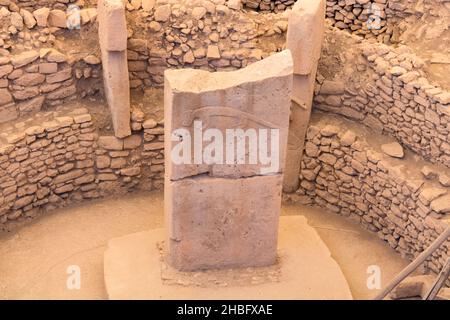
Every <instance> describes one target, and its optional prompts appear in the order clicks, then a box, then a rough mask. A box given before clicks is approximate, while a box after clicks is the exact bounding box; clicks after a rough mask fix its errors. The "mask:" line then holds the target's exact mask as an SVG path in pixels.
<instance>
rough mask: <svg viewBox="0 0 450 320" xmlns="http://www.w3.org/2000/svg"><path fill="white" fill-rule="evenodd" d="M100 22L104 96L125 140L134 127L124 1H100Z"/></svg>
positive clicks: (115, 123)
mask: <svg viewBox="0 0 450 320" xmlns="http://www.w3.org/2000/svg"><path fill="white" fill-rule="evenodd" d="M98 20H99V39H100V48H101V51H102V66H103V80H104V84H105V85H104V88H105V95H106V98H107V100H108V105H109V107H110V110H111V115H112V121H113V126H114V132H115V135H116V136H117V137H119V138H124V137H126V136H129V135H130V134H131V127H130V80H129V75H128V61H127V50H126V49H127V26H126V21H125V7H124V4H123V2H122V1H120V0H101V1H99V4H98Z"/></svg>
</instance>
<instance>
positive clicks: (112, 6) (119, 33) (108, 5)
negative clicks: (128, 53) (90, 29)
mask: <svg viewBox="0 0 450 320" xmlns="http://www.w3.org/2000/svg"><path fill="white" fill-rule="evenodd" d="M97 10H98V21H99V29H98V33H99V41H100V45H101V47H102V48H103V49H104V50H107V51H124V50H126V49H127V34H128V33H127V22H126V20H125V7H124V4H123V1H121V0H100V1H99V2H98V6H97Z"/></svg>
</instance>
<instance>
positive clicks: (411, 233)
mask: <svg viewBox="0 0 450 320" xmlns="http://www.w3.org/2000/svg"><path fill="white" fill-rule="evenodd" d="M353 127H354V125H353ZM375 140H376V139H375ZM411 159H412V156H409V157H408V160H395V159H393V158H390V157H389V156H386V155H385V154H383V153H382V152H381V150H380V147H379V146H376V145H374V143H373V141H372V142H370V143H369V142H368V141H367V140H366V138H364V134H361V133H360V132H358V131H355V130H354V129H352V126H351V125H346V124H345V122H342V121H341V122H339V123H338V124H336V122H335V121H334V122H333V121H332V122H331V124H330V123H328V121H327V117H323V118H322V119H320V120H316V121H312V124H311V125H310V127H309V128H308V133H307V138H306V144H305V153H304V157H303V161H302V169H301V173H300V178H301V185H300V188H299V190H298V191H297V192H296V193H295V194H292V195H288V196H287V197H288V198H289V199H290V200H293V201H295V202H300V203H303V204H310V205H318V206H321V207H324V208H326V209H328V210H330V211H332V212H335V213H337V214H340V215H342V216H346V217H349V218H350V219H352V220H354V221H356V222H357V223H359V224H361V225H362V226H363V227H364V228H366V229H368V230H370V231H373V232H376V233H377V235H378V236H379V237H380V238H381V239H383V240H385V241H387V242H388V243H389V245H390V246H391V247H392V248H394V249H395V250H396V251H398V252H400V253H401V254H402V255H403V256H405V257H407V258H408V259H412V258H413V257H415V256H417V255H418V254H419V253H421V252H422V251H423V250H424V249H426V248H427V247H428V246H429V245H430V244H431V242H432V241H433V240H434V239H435V238H436V237H437V236H438V235H439V234H440V233H441V232H442V231H443V230H444V229H445V228H446V227H447V226H448V225H449V224H450V185H447V187H444V186H443V185H439V183H437V182H436V180H426V179H425V178H424V177H423V176H422V175H421V173H420V166H418V165H417V163H412V164H411V163H410V164H407V161H411ZM440 172H441V173H442V174H443V173H444V172H445V171H444V170H441V171H440ZM447 174H448V172H447ZM449 252H450V241H447V242H446V243H445V245H444V246H443V247H442V248H441V249H440V250H439V251H437V252H436V253H435V254H434V255H433V257H432V259H430V260H429V261H428V262H427V266H428V267H429V268H430V269H432V270H433V271H434V272H439V271H440V268H442V266H443V264H444V263H445V261H446V259H447V257H448V256H449Z"/></svg>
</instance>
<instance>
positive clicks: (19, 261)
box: [0, 192, 408, 299]
mask: <svg viewBox="0 0 450 320" xmlns="http://www.w3.org/2000/svg"><path fill="white" fill-rule="evenodd" d="M282 214H283V215H303V216H305V217H306V218H307V219H308V222H309V224H310V225H311V226H312V227H314V228H315V229H316V230H317V232H318V233H319V235H320V236H321V238H322V240H323V241H324V242H325V244H326V245H327V246H328V247H329V249H330V251H331V253H332V256H333V258H334V259H335V260H336V261H337V263H338V264H339V266H340V267H341V269H342V271H343V273H344V275H345V277H346V278H347V281H348V283H349V286H350V289H351V291H352V294H353V297H354V298H355V299H370V298H371V297H373V296H375V295H376V293H377V291H378V290H377V289H373V288H372V289H369V288H368V287H367V280H368V278H369V277H370V276H371V274H369V273H368V272H367V270H368V268H369V267H370V266H376V267H379V270H380V271H381V286H384V285H386V284H387V282H388V281H389V280H390V279H392V278H393V277H394V276H395V275H396V274H397V273H398V272H399V271H400V270H401V269H402V268H404V267H405V266H406V265H407V264H408V262H407V261H406V260H403V259H402V258H401V257H400V255H399V254H397V253H396V252H394V251H393V250H392V249H391V248H390V247H389V246H388V245H387V244H386V243H384V242H383V241H381V240H379V239H378V238H377V237H376V235H374V234H372V233H370V232H368V231H365V230H362V229H361V228H360V227H359V226H358V225H356V224H354V223H352V222H350V221H349V220H347V219H345V218H343V217H340V216H338V215H336V214H334V213H329V212H326V211H324V210H322V209H316V208H310V207H304V206H297V205H284V206H283V212H282ZM162 226H163V194H162V193H161V192H153V193H141V194H136V195H130V196H126V197H122V198H119V199H105V200H99V201H95V202H90V203H85V204H83V205H80V206H76V207H72V208H66V209H62V210H56V211H54V212H52V213H49V214H46V215H45V216H42V217H40V218H38V219H36V220H35V221H33V222H31V223H29V224H27V225H24V226H23V227H20V228H18V229H15V230H13V231H12V232H11V233H6V234H2V235H0V299H106V291H105V286H104V280H103V253H104V251H105V250H106V245H107V242H108V240H109V239H111V238H115V237H120V236H124V235H127V234H130V233H134V232H139V231H144V230H148V229H155V228H160V227H162ZM73 266H76V267H75V269H77V268H78V267H79V271H80V284H81V288H80V289H69V288H68V286H67V282H68V280H69V282H70V280H71V279H73V277H71V276H73V273H71V272H73V270H74V267H73ZM68 272H69V273H68ZM69 287H70V286H69ZM187 298H188V297H187Z"/></svg>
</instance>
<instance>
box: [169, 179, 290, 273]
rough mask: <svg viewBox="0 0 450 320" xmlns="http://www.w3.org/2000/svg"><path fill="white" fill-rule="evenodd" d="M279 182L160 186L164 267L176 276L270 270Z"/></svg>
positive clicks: (196, 182)
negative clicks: (169, 267) (234, 269)
mask: <svg viewBox="0 0 450 320" xmlns="http://www.w3.org/2000/svg"><path fill="white" fill-rule="evenodd" d="M281 182H282V177H281V175H273V176H267V177H251V178H245V179H223V178H208V177H206V178H192V179H184V180H181V181H172V182H170V181H168V182H166V185H165V195H164V196H165V199H166V200H165V215H166V227H167V228H168V230H167V231H166V232H167V235H166V236H167V239H166V241H167V245H168V247H167V249H168V251H167V259H168V262H169V263H170V264H171V265H172V266H174V267H175V268H177V269H180V270H196V269H208V268H221V267H245V266H265V265H270V264H273V263H274V262H275V260H276V255H277V231H278V218H279V212H280V209H281Z"/></svg>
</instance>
